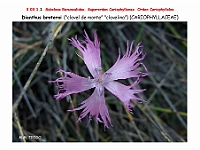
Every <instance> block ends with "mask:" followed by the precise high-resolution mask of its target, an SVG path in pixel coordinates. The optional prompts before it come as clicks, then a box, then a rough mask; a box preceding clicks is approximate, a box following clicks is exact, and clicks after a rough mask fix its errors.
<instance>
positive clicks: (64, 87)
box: [49, 70, 95, 100]
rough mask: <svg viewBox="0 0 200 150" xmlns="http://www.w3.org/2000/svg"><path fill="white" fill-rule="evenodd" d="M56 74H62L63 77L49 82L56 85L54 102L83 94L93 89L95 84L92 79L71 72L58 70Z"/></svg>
mask: <svg viewBox="0 0 200 150" xmlns="http://www.w3.org/2000/svg"><path fill="white" fill-rule="evenodd" d="M57 72H62V73H64V74H65V76H64V77H60V78H58V79H56V80H55V81H49V82H53V83H57V87H58V93H57V95H54V97H55V98H56V100H59V99H62V98H64V97H66V96H67V95H70V94H73V93H79V92H83V91H86V90H89V89H91V88H94V87H95V84H94V83H93V80H94V79H89V78H84V77H81V76H79V75H76V74H74V73H71V72H65V71H64V70H59V71H57Z"/></svg>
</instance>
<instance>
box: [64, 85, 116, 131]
mask: <svg viewBox="0 0 200 150" xmlns="http://www.w3.org/2000/svg"><path fill="white" fill-rule="evenodd" d="M81 104H82V105H81V106H80V107H78V108H75V109H73V110H68V111H76V110H80V109H83V111H82V112H81V114H80V116H79V118H78V121H80V120H81V119H82V118H84V117H85V116H86V115H87V114H89V122H90V121H91V120H92V117H93V116H94V117H95V120H96V122H97V123H98V122H102V123H104V127H106V128H109V127H108V122H109V123H110V125H111V126H112V123H111V119H110V116H109V113H108V108H107V106H106V102H105V97H104V90H103V91H102V94H101V95H99V93H98V89H97V88H95V90H94V92H93V94H92V95H91V96H90V97H89V98H88V99H86V100H84V101H83V102H82V103H81ZM99 115H100V116H101V119H102V120H101V119H100V118H99ZM89 122H88V123H89Z"/></svg>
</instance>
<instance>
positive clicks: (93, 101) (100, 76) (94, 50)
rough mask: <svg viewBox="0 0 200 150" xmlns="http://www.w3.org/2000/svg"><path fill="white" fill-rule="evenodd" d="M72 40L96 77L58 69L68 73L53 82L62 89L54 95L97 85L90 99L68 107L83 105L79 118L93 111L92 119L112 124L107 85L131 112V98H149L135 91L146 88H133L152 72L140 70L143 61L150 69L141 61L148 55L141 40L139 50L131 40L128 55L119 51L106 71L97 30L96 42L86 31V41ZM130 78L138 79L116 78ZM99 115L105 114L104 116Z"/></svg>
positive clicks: (58, 95) (90, 116)
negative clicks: (124, 81) (128, 83)
mask: <svg viewBox="0 0 200 150" xmlns="http://www.w3.org/2000/svg"><path fill="white" fill-rule="evenodd" d="M84 32H85V31H84ZM68 40H69V41H71V44H72V45H73V46H75V47H76V48H77V49H78V50H79V51H80V52H81V54H82V56H80V55H78V56H79V57H80V58H81V59H82V60H83V61H84V63H85V64H86V66H87V68H88V70H89V71H90V73H91V75H92V76H93V78H89V77H88V78H85V77H81V76H79V75H76V74H74V73H71V72H65V71H64V70H59V71H57V72H63V73H64V74H65V76H64V77H60V78H58V79H56V80H55V81H50V82H53V83H57V87H58V93H57V95H55V96H54V97H55V98H56V100H60V99H62V98H64V97H66V96H67V95H70V94H73V93H79V92H83V91H86V90H89V89H91V88H95V90H94V92H93V94H92V95H91V96H90V97H89V98H88V99H86V100H84V101H83V102H82V103H81V104H82V105H81V106H80V107H78V108H75V109H73V110H68V111H76V110H80V109H83V111H82V113H81V114H80V116H79V118H78V121H80V120H81V119H82V118H84V117H85V116H86V115H87V114H89V122H90V121H91V119H92V117H93V116H94V117H95V120H96V122H97V123H98V122H103V123H104V127H107V128H108V126H109V125H108V124H110V125H111V126H112V123H111V119H110V116H109V113H108V108H107V106H106V102H105V97H104V88H106V89H107V90H108V91H110V92H111V93H112V94H114V95H115V96H116V97H118V98H119V100H120V101H122V102H123V103H124V105H125V106H126V108H127V109H128V110H129V111H130V112H131V113H132V110H131V108H132V107H133V105H132V104H131V103H130V101H131V100H132V101H135V102H145V100H143V99H141V98H138V97H136V96H135V94H137V93H141V92H143V91H144V90H145V89H141V90H135V89H133V88H134V87H135V86H137V85H138V84H139V82H140V81H141V78H142V77H145V76H147V75H148V73H143V72H140V71H138V70H136V69H137V68H138V67H139V66H140V65H142V66H143V67H144V68H145V70H146V71H147V69H146V67H145V65H144V64H143V63H142V62H141V60H143V59H144V58H145V54H144V53H143V51H142V49H141V47H142V46H141V43H138V45H137V46H136V48H135V51H134V52H133V53H132V46H133V42H132V43H131V45H130V46H129V44H128V42H127V49H126V53H125V55H124V56H123V57H122V58H121V56H120V54H119V57H118V59H117V61H116V63H115V64H114V65H113V66H112V67H111V68H110V69H109V70H107V71H106V72H104V73H103V72H102V68H101V57H100V42H99V41H98V39H97V34H96V32H95V33H94V42H92V41H91V40H90V38H89V37H88V35H87V33H86V32H85V40H84V41H82V42H79V41H78V40H77V37H75V38H71V39H68ZM84 45H85V46H84ZM119 53H120V49H119ZM127 78H136V80H135V82H134V83H133V84H131V85H129V86H126V85H124V84H122V83H119V82H117V81H115V80H118V79H127ZM99 116H101V119H100V118H99Z"/></svg>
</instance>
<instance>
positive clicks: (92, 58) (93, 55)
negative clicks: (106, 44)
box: [69, 31, 101, 78]
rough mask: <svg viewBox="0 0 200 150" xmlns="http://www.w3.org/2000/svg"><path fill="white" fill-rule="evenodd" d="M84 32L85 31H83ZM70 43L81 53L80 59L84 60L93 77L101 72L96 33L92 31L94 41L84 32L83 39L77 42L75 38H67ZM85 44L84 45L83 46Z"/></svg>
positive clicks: (98, 43)
mask: <svg viewBox="0 0 200 150" xmlns="http://www.w3.org/2000/svg"><path fill="white" fill-rule="evenodd" d="M84 32H85V31H84ZM69 41H71V44H72V45H73V46H75V47H76V48H77V49H78V50H79V51H80V52H81V53H82V57H81V56H79V57H81V58H82V59H83V61H84V62H85V64H86V66H87V68H88V70H89V71H90V73H91V74H92V76H93V77H94V78H95V77H96V76H98V75H100V74H101V57H100V42H99V41H98V38H97V33H96V32H94V42H92V41H91V40H90V38H89V37H88V35H87V33H86V32H85V40H84V41H82V42H79V41H78V40H77V38H76V37H75V38H71V39H69ZM83 44H85V45H86V47H84V46H83Z"/></svg>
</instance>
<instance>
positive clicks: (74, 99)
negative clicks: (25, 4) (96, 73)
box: [12, 22, 187, 142]
mask: <svg viewBox="0 0 200 150" xmlns="http://www.w3.org/2000/svg"><path fill="white" fill-rule="evenodd" d="M58 26H59V23H57V22H13V31H12V32H13V56H12V57H13V59H12V60H13V78H12V83H13V105H14V104H15V102H16V99H17V98H18V97H19V95H20V93H21V91H22V89H23V86H24V85H25V83H26V82H27V80H28V78H29V76H30V74H31V72H32V71H33V69H34V67H35V65H36V64H37V62H38V60H39V58H40V56H41V54H42V52H43V50H44V49H45V47H46V45H47V44H48V43H49V41H50V39H51V37H52V35H53V34H54V31H55V30H56V28H57V27H58ZM84 29H85V30H86V32H87V33H88V35H89V37H90V39H91V40H93V33H94V31H95V30H97V34H98V39H99V41H100V42H101V58H102V67H103V70H104V71H106V70H107V69H109V68H110V67H111V66H112V65H113V64H114V63H115V61H116V60H117V57H118V48H119V47H120V49H121V55H122V54H125V50H126V42H127V40H128V41H129V43H130V42H131V41H132V40H135V46H136V44H137V43H138V42H140V41H142V45H143V50H144V52H145V53H146V58H145V60H144V61H143V63H144V64H145V65H146V67H147V69H148V71H149V74H150V76H148V77H145V78H144V79H143V80H142V81H141V83H140V85H138V86H137V89H142V88H145V89H147V90H146V91H145V92H143V93H141V94H139V97H141V98H143V99H145V100H147V103H144V104H137V103H134V105H135V107H134V108H133V114H130V113H129V112H127V111H126V109H125V108H124V106H123V103H121V102H120V101H119V100H118V98H116V97H115V96H113V95H112V94H111V93H109V92H108V91H106V92H105V97H106V103H107V106H108V109H109V114H110V117H111V120H112V123H113V127H110V128H109V129H106V130H105V131H104V126H103V124H101V123H99V124H96V122H95V121H94V120H92V121H91V123H90V124H89V126H87V122H88V117H86V118H84V119H82V121H81V122H79V123H77V116H79V114H80V112H81V111H77V112H75V114H74V113H70V112H67V110H68V109H72V107H77V106H78V105H79V104H80V103H81V102H82V101H83V100H85V99H87V98H88V97H89V96H90V94H91V93H92V91H93V90H89V91H86V92H82V93H78V94H72V95H71V96H70V97H69V96H68V97H67V98H65V99H62V100H60V101H56V100H55V99H54V98H53V95H55V94H56V93H57V89H56V86H55V84H50V83H48V81H49V80H55V79H56V78H58V77H60V75H59V74H56V73H55V72H56V71H57V70H59V69H63V70H65V71H70V72H74V73H76V74H79V75H80V76H84V77H88V76H91V75H90V73H89V71H88V70H87V68H86V65H85V64H84V62H83V61H82V60H81V59H80V58H79V57H78V56H77V55H76V53H75V52H77V49H76V48H75V47H73V46H72V45H71V44H70V43H69V41H68V40H67V38H71V37H75V35H77V37H78V39H79V40H83V39H84V38H83V34H84V32H83V30H84ZM133 50H134V49H133ZM141 70H143V71H144V69H143V68H142V67H141ZM134 80H135V79H128V80H120V82H123V83H124V84H126V85H128V84H130V83H132V82H134ZM70 100H71V102H70ZM16 114H17V117H18V120H19V123H20V126H21V127H22V131H23V134H24V135H25V136H40V137H41V138H40V139H26V141H29V142H32V141H38V142H68V141H75V142H80V141H82V142H89V141H96V142H119V141H121V142H161V141H162V142H164V141H175V142H186V141H187V22H66V23H64V26H63V27H62V30H61V31H60V32H59V34H58V35H57V36H56V38H55V40H54V42H53V45H52V46H51V47H50V48H49V50H48V52H47V54H46V55H45V57H44V60H43V61H42V63H41V65H40V67H39V69H38V71H37V73H36V75H35V76H34V78H33V80H32V82H31V83H30V86H29V88H28V90H27V91H26V93H25V94H24V95H23V98H22V100H21V101H20V103H19V105H18V107H17V109H16ZM17 123H18V122H17V121H16V118H14V115H13V135H12V136H13V139H12V141H13V142H20V141H23V140H22V139H20V138H19V136H21V133H20V130H19V126H18V124H17Z"/></svg>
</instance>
